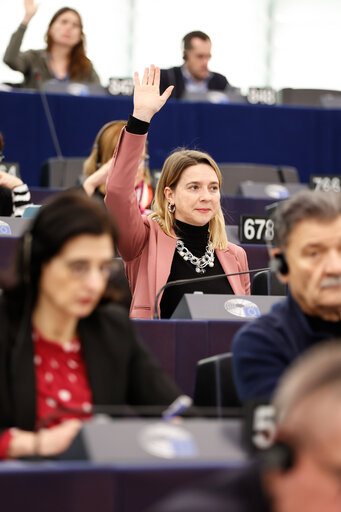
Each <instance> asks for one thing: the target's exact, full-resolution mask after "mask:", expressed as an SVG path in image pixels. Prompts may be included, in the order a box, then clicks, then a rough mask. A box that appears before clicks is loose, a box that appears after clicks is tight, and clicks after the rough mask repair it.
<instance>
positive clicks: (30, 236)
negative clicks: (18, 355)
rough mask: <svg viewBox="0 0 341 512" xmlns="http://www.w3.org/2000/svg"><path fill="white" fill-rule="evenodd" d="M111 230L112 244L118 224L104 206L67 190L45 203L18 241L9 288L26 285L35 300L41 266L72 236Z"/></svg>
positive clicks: (19, 287) (13, 288)
mask: <svg viewBox="0 0 341 512" xmlns="http://www.w3.org/2000/svg"><path fill="white" fill-rule="evenodd" d="M84 234H88V235H95V236H97V235H102V234H109V235H110V236H111V238H112V240H113V244H114V243H115V240H116V238H117V232H116V228H115V226H114V224H113V221H112V219H111V218H110V217H109V215H108V213H107V211H106V209H105V208H104V206H103V205H102V204H101V203H100V202H98V201H97V200H95V199H92V198H89V197H88V196H86V195H85V194H84V193H82V192H80V191H67V192H63V193H61V194H57V195H56V196H54V197H53V198H52V199H51V200H50V201H49V202H48V203H47V204H46V205H43V206H42V207H41V208H40V210H39V212H38V214H37V215H36V217H35V218H34V219H32V223H31V226H30V228H29V229H28V230H27V231H26V232H25V233H24V235H23V237H22V239H21V240H20V242H19V247H18V253H17V259H16V266H15V269H14V281H13V282H12V283H11V286H10V285H8V286H7V289H10V290H17V291H20V290H22V289H25V288H26V287H27V286H28V287H29V289H30V293H31V296H32V299H33V303H34V302H35V300H36V297H37V293H38V286H39V280H40V275H41V270H42V266H43V265H44V264H45V263H47V262H48V261H50V260H51V259H52V258H53V257H54V256H56V255H57V254H58V253H59V252H60V251H61V250H62V248H63V246H64V245H65V244H66V243H67V242H68V241H69V240H71V239H72V238H75V237H77V236H80V235H84Z"/></svg>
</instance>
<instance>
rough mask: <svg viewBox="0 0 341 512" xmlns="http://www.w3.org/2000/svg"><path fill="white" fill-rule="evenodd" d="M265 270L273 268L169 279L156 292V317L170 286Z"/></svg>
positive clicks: (155, 317)
mask: <svg viewBox="0 0 341 512" xmlns="http://www.w3.org/2000/svg"><path fill="white" fill-rule="evenodd" d="M263 270H267V271H270V270H271V268H270V267H265V268H254V269H252V270H243V271H242V272H232V273H229V274H216V275H214V276H205V277H191V278H188V279H177V280H176V281H168V283H166V284H164V285H163V286H162V287H161V288H160V290H159V291H158V292H157V294H156V297H155V302H154V317H153V318H154V319H158V318H159V314H158V310H157V308H158V303H159V298H160V295H161V293H162V292H163V291H164V290H165V289H166V288H170V287H171V286H180V285H182V284H189V283H198V282H201V281H208V280H211V279H218V278H219V277H233V276H241V275H243V274H253V273H255V272H262V271H263Z"/></svg>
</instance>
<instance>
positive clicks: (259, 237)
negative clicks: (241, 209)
mask: <svg viewBox="0 0 341 512" xmlns="http://www.w3.org/2000/svg"><path fill="white" fill-rule="evenodd" d="M273 237H274V224H273V221H272V220H271V219H269V218H268V217H266V216H265V215H241V216H240V218H239V240H240V242H241V243H242V244H265V243H266V242H267V241H268V242H271V240H272V239H273Z"/></svg>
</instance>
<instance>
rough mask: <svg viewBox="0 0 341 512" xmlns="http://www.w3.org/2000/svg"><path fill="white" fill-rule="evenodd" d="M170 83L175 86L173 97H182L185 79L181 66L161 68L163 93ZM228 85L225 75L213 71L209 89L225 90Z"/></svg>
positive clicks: (161, 89) (161, 90) (161, 88)
mask: <svg viewBox="0 0 341 512" xmlns="http://www.w3.org/2000/svg"><path fill="white" fill-rule="evenodd" d="M169 85H174V86H175V87H174V90H173V92H172V96H171V97H172V98H177V99H179V98H182V96H183V95H184V92H185V81H184V77H183V74H182V71H181V67H180V66H179V67H174V68H170V69H161V77H160V92H161V94H162V93H163V92H164V90H165V89H167V87H168V86H169ZM228 86H229V83H228V81H227V80H226V78H225V77H224V76H223V75H220V74H219V73H212V76H211V78H210V79H209V81H208V89H209V91H224V90H225V89H226V87H228Z"/></svg>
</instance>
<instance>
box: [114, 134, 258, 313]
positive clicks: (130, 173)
mask: <svg viewBox="0 0 341 512" xmlns="http://www.w3.org/2000/svg"><path fill="white" fill-rule="evenodd" d="M146 137H147V136H146V135H135V134H132V133H129V132H127V131H126V130H125V128H124V129H123V130H122V133H121V137H120V140H119V143H118V145H117V147H116V152H115V157H114V159H113V163H112V165H111V168H110V170H109V175H108V180H107V185H106V190H107V194H106V197H105V202H106V205H107V208H108V210H109V211H110V212H111V213H112V215H113V216H114V219H115V221H116V224H117V226H118V229H119V234H120V236H119V240H118V243H117V248H118V250H119V252H120V255H121V256H122V258H123V260H124V263H125V267H126V273H127V277H128V280H129V283H130V288H131V291H132V304H131V309H130V316H131V317H132V318H147V319H148V318H153V314H154V302H155V297H156V294H157V292H158V290H160V288H161V287H162V286H163V285H164V284H166V282H167V279H168V276H169V273H170V269H171V265H172V261H173V256H174V252H175V246H176V239H175V238H172V237H170V236H168V235H166V234H165V233H164V232H163V231H162V229H161V227H160V226H159V224H158V223H157V222H156V221H155V220H152V219H151V218H150V217H147V216H145V215H141V213H140V210H139V207H138V204H137V198H136V193H135V190H134V182H135V176H136V172H137V166H138V162H139V159H140V157H141V154H142V151H143V148H144V145H145V142H146ZM216 255H217V257H218V259H219V261H220V263H221V265H222V267H223V269H224V272H226V273H233V272H241V271H244V270H248V263H247V257H246V253H245V251H244V249H242V248H241V247H239V246H237V245H235V244H232V243H228V246H227V249H225V250H216ZM228 280H229V282H230V284H231V287H232V290H233V291H234V293H235V294H236V295H248V294H249V293H250V277H249V275H248V274H244V275H241V276H233V277H229V278H228ZM161 297H162V295H161V296H160V299H159V304H160V300H161Z"/></svg>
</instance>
